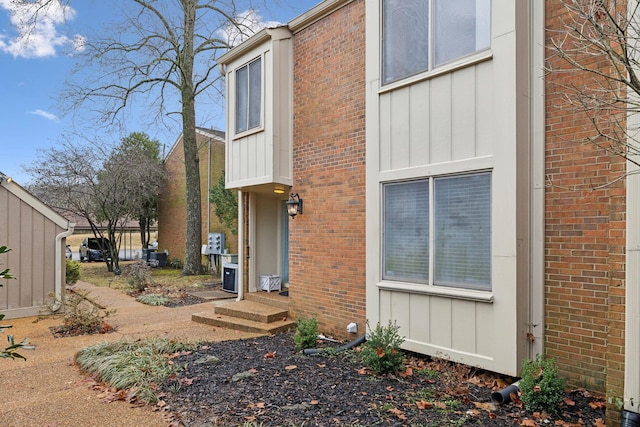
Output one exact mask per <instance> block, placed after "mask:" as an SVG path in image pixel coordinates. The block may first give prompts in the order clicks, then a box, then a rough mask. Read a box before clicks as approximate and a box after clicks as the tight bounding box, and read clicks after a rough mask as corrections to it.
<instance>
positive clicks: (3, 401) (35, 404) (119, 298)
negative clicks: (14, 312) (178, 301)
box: [0, 282, 256, 427]
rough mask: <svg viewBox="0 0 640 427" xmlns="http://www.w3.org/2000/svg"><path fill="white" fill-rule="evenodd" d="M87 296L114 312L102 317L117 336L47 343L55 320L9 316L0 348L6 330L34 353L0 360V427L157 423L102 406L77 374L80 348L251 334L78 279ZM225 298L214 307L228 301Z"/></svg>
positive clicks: (134, 410)
mask: <svg viewBox="0 0 640 427" xmlns="http://www.w3.org/2000/svg"><path fill="white" fill-rule="evenodd" d="M77 287H78V288H82V289H86V290H88V291H89V292H90V294H89V296H90V297H91V298H92V299H94V300H96V301H97V302H98V303H100V304H101V305H103V306H105V307H107V308H109V309H114V308H115V309H117V313H116V314H114V315H112V316H111V317H109V318H107V323H109V324H110V325H112V326H113V327H114V328H115V329H116V331H115V332H113V333H109V334H106V335H86V336H79V337H67V338H54V337H53V335H52V334H51V332H50V331H49V328H50V327H51V326H56V325H60V324H61V318H60V317H57V318H56V317H49V318H46V319H44V320H40V321H37V322H35V323H34V321H36V320H37V319H36V318H25V319H12V320H8V321H3V322H1V323H2V324H11V325H13V328H12V329H8V330H5V332H4V333H3V334H0V346H1V347H2V348H4V347H6V343H7V341H6V335H7V333H10V334H13V335H14V336H15V337H16V341H19V340H21V339H22V338H24V337H28V338H29V341H30V342H31V344H33V345H35V347H36V348H35V350H23V351H21V352H20V353H21V354H23V355H24V356H25V357H26V358H27V361H26V362H25V361H23V360H10V359H0V425H2V426H16V427H23V426H25V427H26V426H29V427H33V426H41V427H63V426H73V427H76V426H83V427H89V426H96V427H98V426H100V427H107V426H114V427H128V426H131V427H133V426H136V427H140V426H163V425H167V422H166V420H165V418H164V415H163V414H162V413H161V412H158V411H154V410H153V409H152V408H150V407H133V406H132V405H130V404H127V403H124V402H120V401H116V402H111V403H107V402H105V400H104V398H102V397H101V395H100V393H101V392H100V391H99V390H94V389H93V388H92V385H93V382H92V381H90V380H88V379H87V378H86V376H84V375H82V374H80V373H79V371H78V369H77V368H76V367H75V366H74V365H73V356H74V354H75V353H76V352H77V351H78V350H79V349H81V348H83V347H86V346H89V345H92V344H96V343H99V342H105V341H117V340H120V339H124V338H130V339H136V338H144V337H151V336H153V337H169V338H176V339H178V340H181V341H198V340H202V341H223V340H229V339H240V338H249V337H253V336H256V334H252V333H246V332H238V331H232V330H228V329H223V328H214V327H211V326H207V325H203V324H198V323H195V322H192V321H191V314H192V313H197V312H199V311H204V310H207V308H208V307H210V306H211V304H216V303H215V302H213V303H212V302H209V303H204V304H198V305H192V306H186V307H179V308H167V307H152V306H148V305H144V304H140V303H138V302H136V301H135V300H134V299H133V298H131V297H129V296H127V295H124V294H123V292H122V291H119V290H115V289H109V288H101V287H96V286H93V285H90V284H88V283H82V282H79V283H78V284H77ZM230 301H234V300H226V301H224V302H220V303H229V302H230Z"/></svg>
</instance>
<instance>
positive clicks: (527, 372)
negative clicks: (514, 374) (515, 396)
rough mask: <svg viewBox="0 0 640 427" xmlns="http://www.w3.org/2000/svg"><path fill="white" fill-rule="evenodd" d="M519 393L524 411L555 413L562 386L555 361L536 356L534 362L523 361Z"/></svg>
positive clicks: (560, 397) (560, 398)
mask: <svg viewBox="0 0 640 427" xmlns="http://www.w3.org/2000/svg"><path fill="white" fill-rule="evenodd" d="M520 392H521V393H522V402H523V403H524V407H525V409H526V410H528V411H532V412H536V411H546V412H548V413H555V412H557V411H558V407H559V405H560V401H561V400H562V395H563V393H564V385H563V383H562V379H561V378H560V377H559V376H558V369H557V367H556V364H555V360H553V359H547V358H545V357H544V356H542V355H538V356H536V358H535V360H525V361H523V362H522V379H521V380H520Z"/></svg>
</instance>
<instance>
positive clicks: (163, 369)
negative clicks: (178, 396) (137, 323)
mask: <svg viewBox="0 0 640 427" xmlns="http://www.w3.org/2000/svg"><path fill="white" fill-rule="evenodd" d="M196 348H197V344H188V343H187V344H185V343H181V342H177V341H173V340H169V339H166V338H148V339H146V340H137V341H128V340H124V341H116V342H111V343H107V342H105V343H100V344H96V345H92V346H89V347H85V348H83V349H81V350H80V351H78V352H77V353H76V355H75V361H76V363H77V364H78V366H79V367H80V369H81V370H82V371H83V372H85V373H88V374H90V375H92V376H93V377H94V378H95V379H96V380H97V381H100V382H102V383H104V384H106V385H107V386H109V387H111V388H115V389H117V390H128V391H129V393H128V398H129V399H134V398H135V399H138V400H140V401H143V402H146V403H155V402H156V401H157V400H158V397H157V395H156V393H155V391H154V389H155V387H154V386H155V385H157V384H160V383H162V382H163V381H164V380H165V379H167V378H168V377H169V376H171V375H174V374H176V373H177V372H179V371H180V370H181V369H182V366H181V365H179V364H177V363H174V361H173V360H172V359H173V356H177V355H180V354H182V352H186V351H193V350H195V349H196Z"/></svg>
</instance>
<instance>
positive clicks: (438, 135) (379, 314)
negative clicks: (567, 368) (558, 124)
mask: <svg viewBox="0 0 640 427" xmlns="http://www.w3.org/2000/svg"><path fill="white" fill-rule="evenodd" d="M542 16H543V6H542V2H536V1H533V0H532V1H530V2H528V1H519V2H513V1H512V0H493V1H492V47H491V51H489V52H480V53H478V54H476V55H475V56H474V57H470V58H466V59H462V60H460V61H458V62H457V63H454V64H452V65H450V66H449V67H448V69H444V70H435V71H433V72H431V74H430V75H429V74H425V75H424V76H416V77H414V78H409V79H407V81H401V82H396V83H394V84H391V85H389V86H388V87H382V86H380V84H379V82H380V76H379V69H380V55H379V51H380V45H379V40H380V26H379V22H380V2H379V1H378V0H370V1H368V2H367V32H368V34H367V88H368V93H367V189H368V190H367V212H368V214H367V230H368V243H367V317H368V319H369V321H370V322H372V323H374V324H375V323H376V322H380V323H381V324H386V323H387V322H388V321H389V320H392V321H395V322H397V323H398V325H400V327H401V334H402V335H404V336H405V338H406V341H405V343H404V347H405V348H406V349H408V350H412V351H417V352H420V353H425V354H430V355H433V356H442V357H448V358H450V359H451V360H454V361H459V362H463V363H466V364H470V365H475V366H479V367H482V368H486V369H490V370H493V371H497V372H502V373H505V374H510V375H517V373H518V370H519V367H520V364H521V360H522V358H523V357H526V356H528V355H530V354H531V353H534V352H537V351H540V350H541V347H540V346H541V344H540V343H535V344H530V343H528V342H527V341H526V334H527V332H529V331H531V327H530V324H531V313H529V306H530V303H532V301H531V296H532V295H533V293H532V292H531V286H532V285H531V284H530V283H529V275H528V274H527V273H528V271H529V267H530V260H529V250H528V248H529V245H530V244H532V239H538V240H540V239H543V236H532V235H531V233H530V230H531V229H532V225H531V221H532V220H531V215H530V213H531V212H532V209H533V206H532V202H531V200H532V199H531V191H532V186H533V184H532V182H531V175H530V167H529V165H530V164H532V163H533V159H532V158H531V154H530V153H531V152H534V151H532V150H531V146H532V145H533V144H534V143H535V144H541V143H542V140H541V139H538V140H537V141H534V138H533V136H532V132H531V129H532V128H533V127H534V126H543V124H542V122H541V121H540V118H539V117H541V116H542V115H540V114H539V112H538V111H537V110H536V114H538V116H537V117H538V119H537V120H535V123H534V113H533V112H532V109H534V108H537V109H540V108H542V107H543V105H542V103H540V102H537V103H536V104H535V107H532V101H531V99H532V96H537V97H542V91H541V90H540V86H539V85H538V86H534V85H533V84H532V83H531V81H530V76H532V75H535V76H536V78H540V77H539V75H540V74H539V73H535V72H533V70H532V68H531V67H534V66H539V65H540V63H541V61H538V60H536V61H530V59H531V58H533V53H532V52H534V45H535V43H538V44H540V45H542V42H543V40H541V39H540V37H539V34H541V33H535V34H536V36H535V37H533V36H532V34H533V33H532V32H531V30H532V27H533V25H534V23H535V22H542V21H541V20H540V19H541V17H542ZM538 54H540V51H538ZM532 88H535V89H532ZM532 90H535V91H537V92H535V93H533V94H532ZM542 129H543V128H542ZM538 134H539V135H540V134H541V133H540V132H538ZM535 152H536V153H538V155H540V150H538V151H535ZM537 164H538V165H540V164H541V163H540V162H537ZM484 170H489V171H491V173H492V188H491V192H492V260H491V263H492V289H491V291H490V292H480V291H473V292H468V291H464V290H456V289H451V288H443V287H434V286H428V285H420V284H414V283H394V282H389V281H384V280H382V278H381V277H382V276H381V259H382V258H381V256H382V255H381V253H382V245H381V239H382V233H381V231H382V207H381V206H382V198H381V194H382V185H383V184H384V183H385V182H393V181H396V180H409V179H415V178H422V177H429V176H438V175H448V174H455V173H460V172H469V171H484ZM539 211H540V210H539V209H538V210H537V212H539ZM523 246H524V247H526V248H527V249H526V250H523V249H522V247H523ZM537 247H541V245H540V244H538V245H537ZM425 262H427V261H426V260H425ZM535 286H538V287H541V286H543V284H542V283H537V284H536V285H535ZM536 295H537V296H538V297H540V295H542V293H541V292H539V293H538V294H536ZM536 302H537V301H536ZM537 303H539V304H541V302H537Z"/></svg>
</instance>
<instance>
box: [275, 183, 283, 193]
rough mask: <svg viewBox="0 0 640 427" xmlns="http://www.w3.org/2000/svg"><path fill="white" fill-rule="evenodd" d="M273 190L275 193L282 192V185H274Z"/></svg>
mask: <svg viewBox="0 0 640 427" xmlns="http://www.w3.org/2000/svg"><path fill="white" fill-rule="evenodd" d="M273 192H274V193H276V194H284V187H283V186H282V185H276V186H275V187H273Z"/></svg>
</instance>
